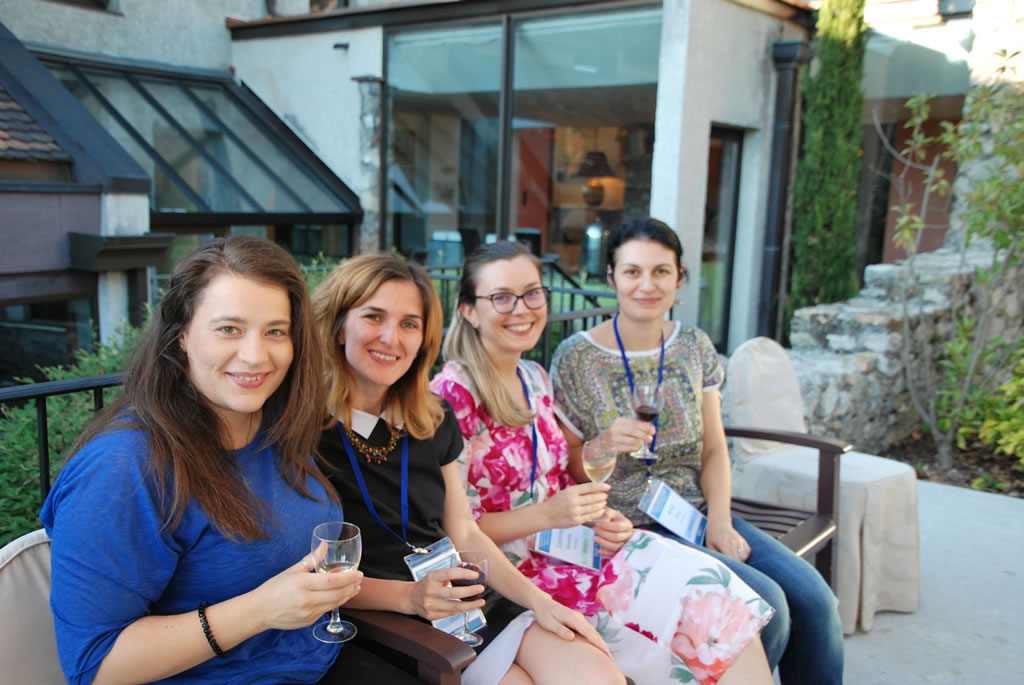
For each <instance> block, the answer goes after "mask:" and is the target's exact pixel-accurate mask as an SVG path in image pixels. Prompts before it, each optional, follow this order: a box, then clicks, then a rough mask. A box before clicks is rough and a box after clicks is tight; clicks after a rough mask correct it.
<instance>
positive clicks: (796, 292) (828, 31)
mask: <svg viewBox="0 0 1024 685" xmlns="http://www.w3.org/2000/svg"><path fill="white" fill-rule="evenodd" d="M816 30H817V40H816V49H815V52H816V57H817V65H816V66H817V69H816V70H813V69H812V73H811V75H810V77H809V78H807V79H805V80H804V89H803V90H804V99H805V103H806V104H805V110H804V115H803V131H804V142H803V155H802V157H801V159H800V161H799V163H798V164H797V171H796V180H795V184H794V197H793V238H792V244H793V269H792V277H791V285H790V297H789V302H788V307H787V323H788V319H789V316H788V315H789V314H792V312H793V310H794V309H796V308H799V307H804V306H808V305H814V304H823V303H829V302H836V301H839V300H844V299H847V298H849V297H852V296H853V295H854V294H856V292H857V288H858V285H857V274H856V254H855V250H854V240H853V231H854V216H855V213H856V210H857V186H858V178H859V175H860V165H861V158H860V155H861V150H860V144H861V112H862V110H863V102H864V94H863V93H862V91H861V86H860V83H861V73H862V70H863V64H864V43H865V36H864V0H824V1H823V2H822V6H821V9H820V10H818V21H817V27H816ZM787 328H788V325H787Z"/></svg>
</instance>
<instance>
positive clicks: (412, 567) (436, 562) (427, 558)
mask: <svg viewBox="0 0 1024 685" xmlns="http://www.w3.org/2000/svg"><path fill="white" fill-rule="evenodd" d="M426 550H427V551H426V553H425V554H407V555H406V556H405V557H404V558H405V565H406V566H408V567H409V573H411V574H412V579H413V580H416V581H418V580H422V579H423V578H424V577H425V576H426V575H427V574H428V573H430V572H431V571H436V570H437V569H440V568H451V567H452V566H455V565H456V560H457V559H458V558H459V556H458V554H457V553H456V551H455V545H453V544H452V541H451V539H449V538H447V537H443V538H441V539H440V540H438V541H437V542H435V543H433V544H431V545H428V546H427V547H426ZM452 601H453V602H454V601H458V600H452ZM468 613H469V630H470V631H471V632H476V631H477V630H479V629H480V628H483V627H484V626H485V625H487V619H485V618H484V612H482V611H480V610H479V609H473V610H471V611H469V612H468ZM462 622H463V618H462V614H455V615H454V616H446V617H445V618H439V619H437V620H436V621H431V623H432V624H433V626H434V627H435V628H437V629H439V630H443V631H444V632H446V633H449V634H454V633H455V632H456V631H458V630H460V629H461V628H462Z"/></svg>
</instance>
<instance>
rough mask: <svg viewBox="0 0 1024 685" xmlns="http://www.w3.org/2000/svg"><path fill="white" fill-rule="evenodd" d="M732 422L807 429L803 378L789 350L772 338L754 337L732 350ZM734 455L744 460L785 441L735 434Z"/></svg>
mask: <svg viewBox="0 0 1024 685" xmlns="http://www.w3.org/2000/svg"><path fill="white" fill-rule="evenodd" d="M725 396H726V401H727V402H728V403H729V406H728V412H729V425H731V426H743V427H745V428H747V427H754V428H771V429H772V430H779V431H789V432H791V433H806V432H807V424H806V423H805V422H804V406H803V400H802V399H801V397H800V382H799V381H798V380H797V377H796V371H794V370H793V363H792V362H791V361H790V360H789V355H788V354H787V353H786V350H785V349H784V348H783V347H782V346H781V345H779V343H777V342H775V341H774V340H772V339H771V338H753V339H752V340H748V341H746V342H745V343H743V344H742V345H740V346H739V347H737V348H736V350H735V351H733V353H732V356H731V357H729V365H728V374H727V375H726V393H725ZM733 444H734V449H733V458H734V459H735V460H736V461H737V462H742V461H744V460H746V459H747V458H748V457H750V456H752V455H757V454H766V453H769V452H775V451H778V450H781V449H784V448H785V447H786V445H783V444H781V443H777V442H767V441H764V440H750V439H748V438H734V439H733Z"/></svg>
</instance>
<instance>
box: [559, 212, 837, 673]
mask: <svg viewBox="0 0 1024 685" xmlns="http://www.w3.org/2000/svg"><path fill="white" fill-rule="evenodd" d="M682 257H683V251H682V246H681V245H680V243H679V238H678V237H677V236H676V234H675V232H674V231H672V229H671V228H669V227H668V226H667V225H665V224H664V223H662V222H660V221H657V220H655V219H645V220H641V221H636V222H632V223H630V224H626V225H624V226H622V227H620V228H619V229H618V230H616V231H615V232H614V233H613V234H612V235H611V236H610V238H609V243H608V259H607V264H608V272H607V278H608V284H609V285H610V286H612V287H613V288H614V289H615V293H616V296H617V297H618V301H619V313H618V315H617V316H616V317H615V319H613V320H612V321H606V322H604V323H601V324H599V325H598V326H595V327H594V328H592V329H591V330H589V331H586V332H582V333H576V334H574V335H572V336H570V337H569V338H567V339H566V340H564V341H563V342H562V343H561V344H560V345H559V346H558V349H557V350H556V351H555V355H554V358H553V361H552V370H551V377H552V383H553V385H554V392H555V412H556V414H557V415H558V417H559V419H560V420H561V422H562V424H563V428H564V429H565V431H566V435H567V437H568V440H569V448H570V472H571V473H572V475H573V476H574V477H576V478H577V479H578V480H585V479H586V476H585V475H584V474H583V469H582V464H581V458H580V455H581V451H582V450H581V447H582V445H583V441H584V440H590V439H594V438H596V437H598V436H599V435H600V436H601V437H602V439H604V440H606V441H609V442H611V443H612V444H614V445H615V446H616V447H617V448H618V449H619V451H621V452H632V451H633V450H635V449H637V448H638V447H640V446H641V444H643V443H647V444H648V445H650V444H652V443H653V444H654V451H655V454H656V455H657V457H658V459H657V460H656V461H654V462H653V463H650V464H647V463H645V462H644V461H643V460H635V459H623V460H621V461H622V462H623V463H621V464H620V466H619V468H617V469H616V472H615V473H614V474H613V476H612V478H611V479H610V480H609V481H608V482H609V483H610V484H611V491H610V492H609V496H608V498H609V502H610V503H611V505H612V506H614V507H617V508H619V509H620V510H622V511H623V512H626V513H627V514H628V515H629V517H630V518H631V519H632V521H633V523H634V524H635V525H638V526H645V527H650V528H651V529H652V530H656V531H658V532H660V533H662V534H666V535H671V533H670V532H669V531H667V530H665V529H664V528H662V527H661V526H659V525H658V524H657V523H654V522H653V521H652V520H651V519H650V518H649V517H647V516H646V515H645V514H644V513H643V512H641V511H639V510H638V509H636V504H637V502H638V501H639V498H640V496H641V494H642V493H643V491H644V490H645V489H646V487H647V471H648V467H649V468H650V471H651V475H652V476H653V477H655V478H660V479H662V480H663V481H665V482H666V483H668V484H669V485H670V486H671V487H672V488H673V489H674V490H675V491H676V492H677V493H679V494H680V495H682V496H683V497H685V498H687V499H689V500H691V501H693V502H694V503H698V504H699V501H700V500H703V501H704V502H705V503H706V505H707V515H708V520H707V533H706V537H705V542H704V544H705V549H706V551H708V552H709V553H710V554H712V555H713V556H715V557H716V558H717V559H719V560H720V561H722V563H724V564H725V565H726V566H728V568H729V569H731V570H732V571H733V572H734V573H736V575H738V576H739V577H740V578H742V579H743V580H744V581H746V582H747V583H748V584H749V585H750V586H751V587H752V588H754V590H755V591H756V592H757V593H758V594H759V595H761V596H762V597H764V598H765V599H766V600H768V602H769V603H770V604H771V605H772V606H773V607H774V608H775V609H776V614H775V618H774V619H773V620H772V622H771V623H770V624H769V625H768V626H767V627H766V628H765V630H764V631H763V634H762V640H763V641H764V645H765V651H766V652H767V654H768V662H769V664H771V666H772V667H774V666H776V665H778V666H779V672H780V675H781V677H782V680H783V682H784V683H787V685H789V684H797V683H799V684H801V685H804V684H817V683H841V682H842V674H843V634H842V629H841V625H840V622H839V614H838V611H837V610H836V599H835V596H834V595H833V594H832V591H831V589H830V588H829V587H828V585H827V584H826V583H825V582H824V580H823V579H822V577H821V576H820V574H818V572H817V571H816V570H815V569H814V567H812V566H811V565H810V564H809V563H807V562H806V561H804V560H803V559H801V558H800V557H798V556H796V555H795V554H794V553H793V552H792V551H790V550H789V549H788V548H786V547H785V546H783V545H782V544H780V543H779V542H778V541H777V540H775V539H774V538H772V537H771V536H769V535H767V534H766V533H764V532H762V531H761V530H759V529H758V528H756V527H754V526H752V525H750V524H748V523H747V522H745V521H744V520H743V519H741V518H739V517H737V516H735V515H733V514H732V512H731V511H730V509H731V505H732V501H731V487H732V482H731V464H730V461H729V451H728V445H727V443H726V439H725V432H724V429H723V427H722V413H721V399H720V395H719V390H718V388H719V386H720V385H721V384H722V382H723V381H724V379H725V372H724V371H723V369H722V366H721V364H720V363H719V360H718V355H717V353H716V352H715V348H714V346H713V345H712V343H711V341H710V339H709V338H708V336H707V335H706V334H705V333H704V332H703V331H701V330H699V329H697V328H692V327H688V326H682V325H680V324H679V323H678V322H673V321H668V320H666V318H665V316H666V314H667V313H668V312H669V311H670V309H671V308H672V305H673V303H674V301H675V296H676V289H677V288H678V287H679V286H680V285H681V284H682V282H683V278H684V277H685V268H684V267H683V261H682ZM640 382H659V383H660V384H661V392H662V394H663V395H664V396H665V404H664V408H663V409H662V410H661V413H660V415H659V416H658V419H657V423H655V424H651V423H646V422H643V421H639V420H637V419H636V418H634V416H635V414H634V410H633V405H632V398H631V394H632V393H631V388H632V386H633V385H634V384H636V383H640ZM655 436H656V437H655ZM787 645H788V646H787Z"/></svg>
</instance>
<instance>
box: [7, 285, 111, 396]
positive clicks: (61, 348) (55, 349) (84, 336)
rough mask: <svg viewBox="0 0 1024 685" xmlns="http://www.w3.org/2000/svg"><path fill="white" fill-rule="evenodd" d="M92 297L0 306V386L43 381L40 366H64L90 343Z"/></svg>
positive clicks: (93, 314)
mask: <svg viewBox="0 0 1024 685" xmlns="http://www.w3.org/2000/svg"><path fill="white" fill-rule="evenodd" d="M95 319H96V312H95V306H94V302H93V300H92V298H87V297H83V298H79V299H72V300H56V301H50V302H32V303H28V304H11V305H4V306H0V347H2V348H3V350H4V353H3V355H0V387H2V386H5V385H13V384H15V383H16V381H15V379H17V378H33V379H35V380H45V378H44V377H43V374H42V372H41V371H40V370H39V367H41V366H56V365H66V364H69V363H71V362H72V361H74V358H75V352H76V351H77V350H79V349H88V348H89V347H90V345H91V344H92V334H93V328H92V322H93V321H94V320H95Z"/></svg>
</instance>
